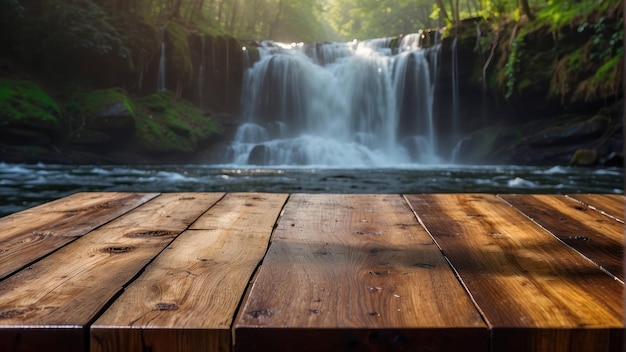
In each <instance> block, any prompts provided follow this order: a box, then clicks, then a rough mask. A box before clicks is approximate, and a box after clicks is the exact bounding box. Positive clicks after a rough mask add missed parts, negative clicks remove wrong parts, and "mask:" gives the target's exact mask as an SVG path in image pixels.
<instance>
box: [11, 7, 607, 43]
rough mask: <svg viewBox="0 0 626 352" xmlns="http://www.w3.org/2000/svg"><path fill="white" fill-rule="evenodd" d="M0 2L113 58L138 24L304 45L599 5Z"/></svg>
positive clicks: (22, 20) (59, 38)
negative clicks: (112, 53) (172, 25)
mask: <svg viewBox="0 0 626 352" xmlns="http://www.w3.org/2000/svg"><path fill="white" fill-rule="evenodd" d="M0 1H1V2H2V3H3V4H2V8H3V9H2V15H0V16H1V20H2V22H3V25H4V27H5V28H6V27H7V25H10V24H15V22H18V23H19V24H21V25H27V26H29V28H31V29H30V30H29V31H27V32H28V33H23V35H24V36H26V37H28V36H29V35H33V36H34V37H33V38H31V39H33V40H34V39H40V38H39V37H38V34H39V33H38V31H37V28H42V27H45V28H46V29H47V30H46V37H49V38H46V39H49V40H50V42H48V45H57V44H62V43H63V42H67V41H71V42H73V43H74V44H75V45H78V46H83V47H86V48H91V49H93V50H95V51H97V52H107V51H111V50H116V51H118V52H119V53H120V55H128V54H129V52H128V50H129V49H130V48H131V47H132V41H133V39H136V35H137V33H136V32H133V29H134V30H139V27H141V24H142V23H149V24H151V25H154V26H163V25H165V24H166V23H168V22H170V21H177V22H179V23H181V24H184V25H185V26H186V27H187V28H189V29H190V30H196V31H199V32H201V33H207V34H229V35H232V36H234V37H236V38H240V39H244V40H264V39H272V40H277V41H284V42H294V41H304V42H310V41H330V40H352V39H355V38H356V39H366V38H377V37H384V36H392V35H397V34H406V33H411V32H416V31H418V30H420V29H424V28H438V27H443V26H446V25H450V24H454V23H455V22H458V21H460V20H462V19H464V18H471V17H482V18H488V19H495V20H518V19H519V18H520V17H522V16H525V17H527V18H529V19H534V18H535V17H537V16H538V15H540V14H541V13H542V11H544V12H545V9H547V8H553V9H554V8H558V10H559V11H560V12H559V11H552V12H550V13H549V15H550V16H553V18H554V20H555V21H559V20H561V21H562V20H566V21H567V19H568V17H571V16H568V13H569V12H571V11H570V10H571V9H574V10H575V11H578V9H579V8H589V7H593V6H595V5H597V3H598V1H593V0H580V1H571V0H49V1H40V0H0ZM609 2H611V1H609ZM612 2H616V3H617V2H618V0H612ZM544 15H545V13H544ZM9 28H10V27H9ZM13 28H15V27H13ZM22 28H24V27H22ZM50 30H51V31H50ZM134 36H135V38H134ZM36 42H39V40H36Z"/></svg>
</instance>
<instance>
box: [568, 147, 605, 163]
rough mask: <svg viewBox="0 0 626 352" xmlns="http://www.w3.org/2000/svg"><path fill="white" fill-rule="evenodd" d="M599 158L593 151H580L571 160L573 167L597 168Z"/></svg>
mask: <svg viewBox="0 0 626 352" xmlns="http://www.w3.org/2000/svg"><path fill="white" fill-rule="evenodd" d="M598 161H599V157H598V152H597V151H596V150H593V149H578V150H577V151H576V152H575V153H574V155H573V156H572V159H571V160H570V162H569V163H570V165H571V166H585V167H590V166H596V165H597V164H598Z"/></svg>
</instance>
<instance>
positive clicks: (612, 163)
mask: <svg viewBox="0 0 626 352" xmlns="http://www.w3.org/2000/svg"><path fill="white" fill-rule="evenodd" d="M604 166H608V167H624V154H622V153H616V152H612V153H611V154H609V156H607V157H606V159H605V160H604Z"/></svg>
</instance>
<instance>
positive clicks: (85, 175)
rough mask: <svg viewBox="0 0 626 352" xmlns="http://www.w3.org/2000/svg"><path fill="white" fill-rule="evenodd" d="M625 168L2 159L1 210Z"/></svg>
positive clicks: (594, 174)
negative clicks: (109, 197)
mask: <svg viewBox="0 0 626 352" xmlns="http://www.w3.org/2000/svg"><path fill="white" fill-rule="evenodd" d="M623 184H624V178H623V170H622V169H619V168H602V169H582V168H571V167H562V166H554V167H529V166H506V165H488V166H467V165H429V166H416V165H398V166H396V167H387V168H352V169H338V168H328V167H306V168H303V167H299V168H295V167H294V168H289V167H286V168H269V167H266V168H254V167H246V168H242V167H241V166H235V165H217V166H216V165H162V166H102V165H97V166H95V165H81V166H69V165H53V164H7V163H0V216H2V215H7V214H10V213H13V212H17V211H20V210H23V209H26V208H30V207H33V206H36V205H38V204H41V203H44V202H47V201H50V200H53V199H57V198H60V197H64V196H67V195H70V194H73V193H76V192H96V191H121V192H287V193H297V192H301V193H453V192H464V193H466V192H474V193H623Z"/></svg>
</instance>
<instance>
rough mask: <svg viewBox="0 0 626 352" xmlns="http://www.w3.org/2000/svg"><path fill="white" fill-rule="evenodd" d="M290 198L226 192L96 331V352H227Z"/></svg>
mask: <svg viewBox="0 0 626 352" xmlns="http://www.w3.org/2000/svg"><path fill="white" fill-rule="evenodd" d="M286 200H287V195H286V194H254V193H250V194H228V195H227V196H226V197H225V198H224V199H223V200H222V201H220V202H219V203H218V204H217V205H215V206H214V207H213V208H211V209H210V210H209V211H208V212H207V213H206V214H204V215H203V216H202V217H201V218H200V219H198V221H196V222H195V223H194V224H193V225H192V226H191V228H192V229H193V230H188V231H185V232H184V233H183V234H181V235H180V236H179V237H178V238H177V239H176V240H175V241H174V242H173V243H172V244H170V246H169V247H168V248H167V250H166V251H164V252H163V253H162V254H161V255H160V256H159V257H158V258H157V260H156V261H155V262H154V263H152V264H151V265H150V266H149V267H148V268H147V269H146V271H145V273H144V274H142V275H141V276H140V277H139V278H138V279H137V280H136V281H135V282H134V283H133V284H132V285H130V287H128V289H127V290H126V291H125V292H124V294H123V295H122V296H121V297H120V298H119V299H118V300H117V301H115V303H114V304H113V305H112V306H111V307H110V308H109V309H107V311H106V312H105V313H104V315H103V316H102V317H100V318H99V319H98V320H97V321H96V322H95V323H94V325H93V326H92V327H91V336H92V339H91V351H92V352H98V351H109V352H110V351H147V350H149V351H152V352H158V351H179V352H184V351H229V350H230V349H231V346H232V341H231V324H232V321H233V318H234V316H235V313H236V309H237V306H238V304H239V302H240V300H241V297H242V295H243V293H244V291H245V289H246V287H247V284H248V282H249V281H250V277H251V275H252V273H253V271H254V270H255V269H256V267H257V266H258V264H259V262H260V261H261V260H262V259H263V256H264V255H265V252H266V250H267V246H268V243H269V239H270V236H271V233H272V230H273V228H274V224H275V223H276V219H277V218H278V215H279V213H280V211H281V209H282V207H283V204H284V203H285V201H286Z"/></svg>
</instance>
